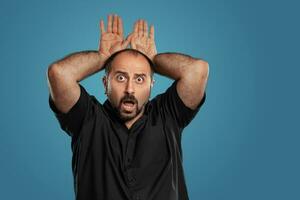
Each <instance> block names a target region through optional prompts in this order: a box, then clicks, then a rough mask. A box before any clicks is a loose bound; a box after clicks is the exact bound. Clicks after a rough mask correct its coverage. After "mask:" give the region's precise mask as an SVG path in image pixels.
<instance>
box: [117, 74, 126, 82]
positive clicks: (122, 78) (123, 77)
mask: <svg viewBox="0 0 300 200" xmlns="http://www.w3.org/2000/svg"><path fill="white" fill-rule="evenodd" d="M125 79H126V78H125V76H124V75H118V76H117V81H119V82H123V81H125Z"/></svg>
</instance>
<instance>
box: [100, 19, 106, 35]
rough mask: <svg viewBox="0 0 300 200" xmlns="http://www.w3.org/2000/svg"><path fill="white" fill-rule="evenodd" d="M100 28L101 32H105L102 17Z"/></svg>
mask: <svg viewBox="0 0 300 200" xmlns="http://www.w3.org/2000/svg"><path fill="white" fill-rule="evenodd" d="M100 30H101V34H103V33H105V28H104V22H103V20H102V19H101V20H100Z"/></svg>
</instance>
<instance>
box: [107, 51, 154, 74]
mask: <svg viewBox="0 0 300 200" xmlns="http://www.w3.org/2000/svg"><path fill="white" fill-rule="evenodd" d="M116 71H124V72H127V73H129V74H135V73H137V74H140V73H143V74H146V75H149V76H150V73H151V66H150V64H149V62H148V60H147V59H146V58H145V57H144V56H143V55H140V54H132V53H128V52H122V53H120V54H119V55H117V56H116V57H115V58H114V60H113V61H112V63H111V72H116Z"/></svg>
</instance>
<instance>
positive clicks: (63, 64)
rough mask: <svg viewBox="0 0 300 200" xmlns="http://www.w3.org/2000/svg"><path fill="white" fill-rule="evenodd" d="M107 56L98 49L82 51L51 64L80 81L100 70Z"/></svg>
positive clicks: (69, 76) (52, 66) (62, 72)
mask: <svg viewBox="0 0 300 200" xmlns="http://www.w3.org/2000/svg"><path fill="white" fill-rule="evenodd" d="M105 60H106V58H105V57H104V56H103V55H101V54H99V52H98V51H81V52H76V53H72V54H70V55H68V56H66V57H64V58H63V59H61V60H58V61H56V62H54V63H53V64H51V66H50V67H49V69H50V68H55V70H58V71H59V72H60V73H61V74H64V75H65V76H68V78H71V79H74V80H75V81H77V82H79V81H81V80H83V79H84V78H86V77H88V76H90V75H92V74H94V73H96V72H98V71H100V70H101V69H102V68H103V64H104V62H105Z"/></svg>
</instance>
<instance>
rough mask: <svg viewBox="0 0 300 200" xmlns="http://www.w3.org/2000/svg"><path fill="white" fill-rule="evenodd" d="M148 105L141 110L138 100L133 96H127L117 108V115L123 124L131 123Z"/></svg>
mask: <svg viewBox="0 0 300 200" xmlns="http://www.w3.org/2000/svg"><path fill="white" fill-rule="evenodd" d="M146 103H147V102H145V103H144V104H143V105H142V106H141V107H140V108H139V104H138V100H137V99H136V98H135V97H134V96H133V95H130V94H126V95H125V96H124V97H123V98H122V99H121V100H120V103H119V105H118V106H117V113H118V115H119V117H120V119H121V120H122V121H123V122H127V121H130V120H132V119H134V118H135V117H136V116H137V115H139V114H140V113H141V112H142V111H143V110H144V107H145V105H146Z"/></svg>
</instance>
